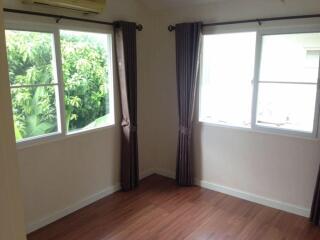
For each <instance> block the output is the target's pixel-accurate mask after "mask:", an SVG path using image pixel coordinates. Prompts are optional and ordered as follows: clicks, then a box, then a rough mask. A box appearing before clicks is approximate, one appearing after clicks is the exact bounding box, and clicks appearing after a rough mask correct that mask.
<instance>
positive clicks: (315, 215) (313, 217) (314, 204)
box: [310, 169, 320, 226]
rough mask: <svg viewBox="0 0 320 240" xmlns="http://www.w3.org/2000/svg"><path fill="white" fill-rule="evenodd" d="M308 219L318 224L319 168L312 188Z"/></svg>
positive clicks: (319, 223) (319, 198)
mask: <svg viewBox="0 0 320 240" xmlns="http://www.w3.org/2000/svg"><path fill="white" fill-rule="evenodd" d="M310 221H311V222H312V223H313V224H315V225H318V226H320V169H319V173H318V178H317V183H316V188H315V190H314V196H313V202H312V207H311V215H310Z"/></svg>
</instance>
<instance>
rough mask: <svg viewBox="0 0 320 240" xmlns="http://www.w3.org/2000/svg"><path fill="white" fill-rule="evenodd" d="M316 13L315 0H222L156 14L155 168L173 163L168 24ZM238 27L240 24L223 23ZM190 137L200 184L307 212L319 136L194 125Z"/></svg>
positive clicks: (170, 171) (319, 8)
mask: <svg viewBox="0 0 320 240" xmlns="http://www.w3.org/2000/svg"><path fill="white" fill-rule="evenodd" d="M319 12H320V4H319V1H318V0H306V1H300V0H286V1H285V2H284V3H283V2H281V1H280V0H270V1H262V0H239V1H228V0H226V1H221V2H219V3H216V4H206V5H200V6H192V7H189V8H182V9H181V8H180V9H174V10H167V11H162V12H160V13H158V16H157V26H158V27H157V29H156V31H155V33H156V34H157V35H156V38H157V42H156V49H157V52H156V58H155V59H156V60H155V62H154V64H155V66H157V67H158V69H157V74H155V78H154V79H153V80H154V84H155V85H156V86H157V91H156V92H155V93H154V94H156V97H157V99H158V101H157V103H156V105H155V108H156V109H157V110H158V114H157V118H158V119H159V121H158V122H159V123H158V124H157V139H158V144H157V147H156V150H155V153H156V154H155V156H156V164H157V169H158V172H160V173H164V174H166V175H169V176H170V175H171V176H172V175H174V172H175V164H176V146H177V129H178V116H177V94H176V78H175V74H176V73H175V40H174V39H175V36H174V32H172V33H170V32H168V31H167V26H168V25H169V24H175V23H179V22H184V21H198V20H201V21H204V22H215V21H228V20H242V19H250V18H262V17H272V16H287V15H295V14H297V15H301V14H312V13H319ZM300 22H301V21H297V22H294V23H295V24H299V23H300ZM269 25H270V24H269ZM240 27H241V28H242V27H243V26H241V25H234V26H229V27H228V28H231V29H232V28H233V29H237V28H240ZM251 27H252V25H251ZM194 142H195V143H194V145H195V148H194V150H195V151H194V152H195V153H194V156H195V162H196V178H197V179H198V180H199V181H202V184H203V185H206V186H207V187H211V188H213V189H214V188H215V189H217V188H218V187H220V190H222V191H225V192H229V193H233V194H235V195H237V194H238V195H241V194H242V192H241V191H244V192H246V193H248V194H247V195H246V197H247V198H249V196H251V197H252V196H254V197H257V198H258V200H259V201H260V202H263V201H267V204H269V205H272V204H275V205H277V204H278V205H279V204H280V205H281V204H283V205H284V206H285V207H283V208H290V209H289V210H290V211H293V212H296V213H299V214H302V215H308V212H309V208H310V206H311V201H312V196H313V190H314V185H315V180H316V174H317V171H318V166H319V162H320V144H319V141H312V140H306V139H298V138H292V137H285V136H279V135H269V134H262V133H254V132H248V131H243V130H236V129H227V128H220V127H213V126H210V125H201V124H196V125H195V136H194ZM242 195H243V194H242ZM256 195H257V196H256ZM266 199H267V200H266ZM269 200H270V201H269ZM268 201H269V202H268Z"/></svg>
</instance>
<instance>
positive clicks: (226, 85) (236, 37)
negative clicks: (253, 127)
mask: <svg viewBox="0 0 320 240" xmlns="http://www.w3.org/2000/svg"><path fill="white" fill-rule="evenodd" d="M255 47H256V33H255V32H246V33H231V34H215V35H206V36H204V42H203V58H202V77H201V89H200V120H201V121H205V122H211V123H218V124H226V125H232V126H241V127H250V122H251V102H252V80H253V76H254V60H255Z"/></svg>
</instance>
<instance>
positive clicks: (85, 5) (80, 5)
mask: <svg viewBox="0 0 320 240" xmlns="http://www.w3.org/2000/svg"><path fill="white" fill-rule="evenodd" d="M22 2H23V3H29V4H44V5H49V6H55V7H63V8H69V9H74V10H79V11H84V12H93V13H100V12H102V11H103V9H104V7H105V6H106V0H22Z"/></svg>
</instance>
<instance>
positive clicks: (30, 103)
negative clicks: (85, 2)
mask: <svg viewBox="0 0 320 240" xmlns="http://www.w3.org/2000/svg"><path fill="white" fill-rule="evenodd" d="M6 37H7V51H8V63H9V78H10V84H11V87H12V91H11V94H12V105H13V112H14V122H15V132H16V139H17V140H21V139H24V138H29V137H34V136H39V135H43V134H48V133H52V132H55V131H57V128H58V127H57V112H56V106H55V105H56V97H58V96H56V94H55V93H56V88H57V87H56V86H34V85H37V84H49V83H54V81H55V78H54V76H55V74H56V70H55V69H54V66H55V64H53V56H54V54H53V52H54V51H53V49H54V47H53V36H52V35H51V34H46V33H35V32H24V31H11V30H10V31H7V32H6ZM61 47H62V58H63V77H64V85H65V99H64V101H65V108H66V122H67V128H68V129H69V130H75V129H81V128H85V127H86V126H94V125H95V124H96V122H97V121H98V122H99V121H101V118H103V117H104V116H105V115H107V114H108V113H109V109H108V105H109V104H108V99H109V98H108V96H109V92H108V90H107V89H106V86H107V82H106V79H108V75H107V59H106V50H105V48H104V46H103V44H102V43H101V41H98V40H96V39H95V38H92V37H89V36H86V35H76V36H73V35H72V34H68V32H66V34H61ZM17 86H19V87H17ZM21 86H25V87H21Z"/></svg>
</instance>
